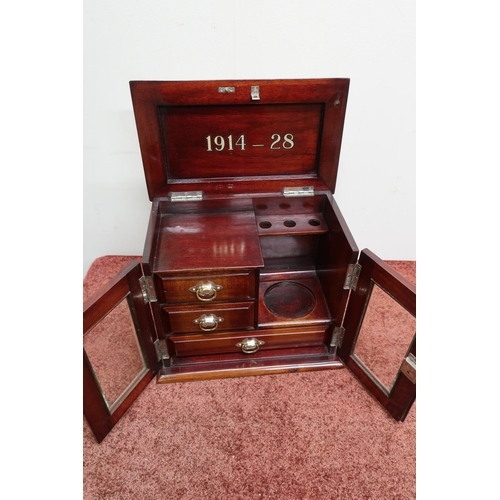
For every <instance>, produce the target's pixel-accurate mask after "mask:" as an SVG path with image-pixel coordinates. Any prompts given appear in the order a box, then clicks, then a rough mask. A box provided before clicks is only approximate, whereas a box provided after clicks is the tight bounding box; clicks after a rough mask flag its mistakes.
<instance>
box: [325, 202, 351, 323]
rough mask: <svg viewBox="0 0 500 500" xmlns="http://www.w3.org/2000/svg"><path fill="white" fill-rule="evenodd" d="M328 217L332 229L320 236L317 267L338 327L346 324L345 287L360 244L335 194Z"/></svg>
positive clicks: (328, 208) (326, 216)
mask: <svg viewBox="0 0 500 500" xmlns="http://www.w3.org/2000/svg"><path fill="white" fill-rule="evenodd" d="M324 217H325V220H326V221H327V224H328V227H329V231H328V233H326V234H323V235H321V237H320V242H319V246H318V254H317V264H316V271H317V274H318V278H319V280H320V283H321V286H322V288H323V292H324V294H325V298H326V301H327V304H328V307H329V309H330V314H331V316H332V322H333V327H336V326H340V325H341V324H342V319H343V316H344V312H345V308H346V305H347V300H348V297H349V290H344V283H345V279H346V274H347V268H348V266H349V264H354V263H355V262H356V260H357V258H358V248H357V246H356V243H355V242H354V239H353V238H352V235H351V233H350V231H349V228H348V227H347V224H346V223H345V221H344V218H343V217H342V214H341V213H340V210H339V208H338V206H337V204H336V203H335V201H334V200H333V198H331V199H329V200H328V201H327V202H326V203H325V207H324Z"/></svg>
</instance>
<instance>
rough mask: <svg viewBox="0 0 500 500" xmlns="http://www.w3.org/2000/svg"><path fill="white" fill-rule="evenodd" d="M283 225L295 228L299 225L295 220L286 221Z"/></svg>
mask: <svg viewBox="0 0 500 500" xmlns="http://www.w3.org/2000/svg"><path fill="white" fill-rule="evenodd" d="M283 225H284V226H286V227H295V226H296V225H297V223H296V222H295V221H294V220H286V221H285V222H283Z"/></svg>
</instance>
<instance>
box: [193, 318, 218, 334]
mask: <svg viewBox="0 0 500 500" xmlns="http://www.w3.org/2000/svg"><path fill="white" fill-rule="evenodd" d="M222 321H224V318H219V317H218V316H216V315H215V314H202V315H201V316H200V317H199V318H196V319H195V320H193V323H195V324H196V325H198V326H199V327H200V329H201V330H203V331H204V332H213V331H214V330H215V329H216V328H217V327H218V326H219V323H221V322H222Z"/></svg>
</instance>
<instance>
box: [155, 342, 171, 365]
mask: <svg viewBox="0 0 500 500" xmlns="http://www.w3.org/2000/svg"><path fill="white" fill-rule="evenodd" d="M154 344H155V349H156V356H157V358H158V361H163V360H164V359H169V358H170V356H169V355H168V348H167V343H166V341H165V340H155V341H154Z"/></svg>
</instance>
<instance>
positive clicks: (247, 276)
mask: <svg viewBox="0 0 500 500" xmlns="http://www.w3.org/2000/svg"><path fill="white" fill-rule="evenodd" d="M162 282H163V290H164V291H165V300H166V302H167V303H169V304H180V303H208V302H228V301H241V300H249V299H254V298H255V271H249V272H242V273H234V274H226V275H214V276H190V277H182V278H162Z"/></svg>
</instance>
